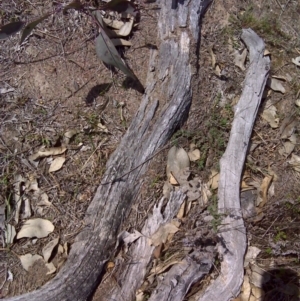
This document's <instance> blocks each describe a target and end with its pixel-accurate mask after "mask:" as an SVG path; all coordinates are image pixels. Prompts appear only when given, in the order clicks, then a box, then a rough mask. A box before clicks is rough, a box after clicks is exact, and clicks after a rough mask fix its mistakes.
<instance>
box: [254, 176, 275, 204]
mask: <svg viewBox="0 0 300 301" xmlns="http://www.w3.org/2000/svg"><path fill="white" fill-rule="evenodd" d="M272 180H273V175H267V176H266V177H265V178H264V179H263V180H262V183H261V185H260V188H259V194H258V198H257V201H256V206H259V207H260V208H262V207H263V206H264V205H265V204H266V203H267V201H268V190H269V187H270V185H271V183H272Z"/></svg>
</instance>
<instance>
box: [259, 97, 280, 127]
mask: <svg viewBox="0 0 300 301" xmlns="http://www.w3.org/2000/svg"><path fill="white" fill-rule="evenodd" d="M276 111H277V109H276V107H275V106H273V105H271V104H269V103H268V102H267V103H266V105H265V108H264V111H263V113H262V115H261V117H262V118H263V119H265V120H266V121H267V122H268V123H269V125H270V126H271V127H272V128H273V129H276V128H278V126H279V118H276Z"/></svg>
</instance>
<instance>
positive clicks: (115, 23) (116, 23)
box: [102, 17, 125, 29]
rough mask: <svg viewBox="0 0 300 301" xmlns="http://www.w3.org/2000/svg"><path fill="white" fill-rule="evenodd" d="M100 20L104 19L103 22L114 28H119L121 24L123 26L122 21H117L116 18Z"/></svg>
mask: <svg viewBox="0 0 300 301" xmlns="http://www.w3.org/2000/svg"><path fill="white" fill-rule="evenodd" d="M102 20H103V21H104V23H105V24H106V25H107V26H109V27H111V28H114V29H120V28H122V26H124V24H125V23H124V22H123V21H118V20H112V19H109V18H104V17H103V18H102Z"/></svg>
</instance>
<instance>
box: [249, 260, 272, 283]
mask: <svg viewBox="0 0 300 301" xmlns="http://www.w3.org/2000/svg"><path fill="white" fill-rule="evenodd" d="M250 267H251V271H252V273H251V276H250V281H251V283H252V284H254V285H255V286H257V287H260V288H261V287H262V286H263V285H264V284H265V283H266V282H268V281H269V280H270V274H269V273H266V272H265V271H264V270H263V269H262V268H260V267H259V266H257V265H256V264H251V265H250Z"/></svg>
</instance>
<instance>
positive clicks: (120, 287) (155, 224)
mask: <svg viewBox="0 0 300 301" xmlns="http://www.w3.org/2000/svg"><path fill="white" fill-rule="evenodd" d="M185 198H186V195H185V194H184V193H183V192H181V191H180V190H179V191H177V192H174V193H171V196H170V199H169V200H168V203H167V204H166V207H165V209H164V210H163V209H162V207H163V204H164V198H162V199H161V200H160V202H159V203H158V204H157V205H156V206H154V208H153V213H152V214H151V215H150V216H149V217H148V218H147V220H146V222H145V225H144V227H143V229H142V231H141V234H142V236H141V237H140V238H138V239H137V241H135V242H134V243H133V244H132V245H131V246H130V248H129V250H128V252H127V253H126V258H127V260H124V258H122V259H121V260H120V262H119V263H118V264H119V268H118V269H117V271H116V272H115V273H113V274H112V275H109V276H108V277H107V279H105V281H103V282H102V283H101V284H100V286H99V287H98V288H97V291H96V293H95V295H94V297H93V301H106V300H119V299H120V296H122V300H128V301H129V300H135V297H136V292H137V290H138V289H139V288H140V287H141V285H142V283H143V281H144V278H145V276H146V275H147V267H148V265H149V263H151V262H152V260H153V251H154V249H155V247H154V246H153V245H151V243H150V242H151V241H150V237H152V235H153V234H154V233H155V232H156V231H157V230H158V229H159V228H160V227H161V226H162V225H164V224H167V223H170V222H171V221H172V219H173V218H174V216H176V214H177V213H178V210H179V208H180V206H181V204H182V202H183V201H184V200H185ZM110 276H111V277H110Z"/></svg>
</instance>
